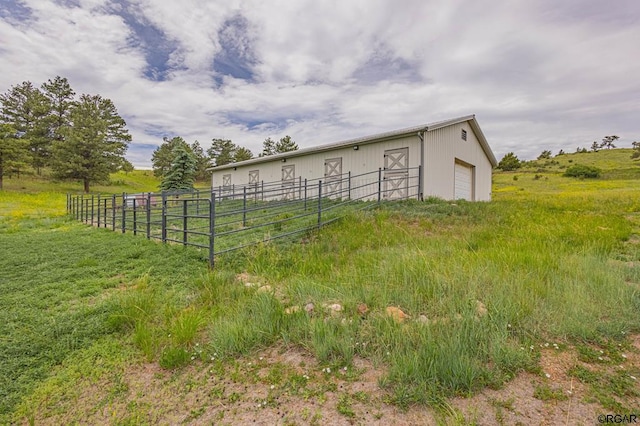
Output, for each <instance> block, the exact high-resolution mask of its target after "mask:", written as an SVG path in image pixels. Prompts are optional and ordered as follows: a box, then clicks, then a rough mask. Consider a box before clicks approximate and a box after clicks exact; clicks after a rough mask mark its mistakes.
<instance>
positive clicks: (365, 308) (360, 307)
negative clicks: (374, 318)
mask: <svg viewBox="0 0 640 426" xmlns="http://www.w3.org/2000/svg"><path fill="white" fill-rule="evenodd" d="M367 312H369V307H368V306H367V304H366V303H360V304H359V305H358V313H359V314H360V315H364V314H366V313H367Z"/></svg>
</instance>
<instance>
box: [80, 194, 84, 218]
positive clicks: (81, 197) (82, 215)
mask: <svg viewBox="0 0 640 426" xmlns="http://www.w3.org/2000/svg"><path fill="white" fill-rule="evenodd" d="M79 220H80V222H84V195H81V196H80V218H79Z"/></svg>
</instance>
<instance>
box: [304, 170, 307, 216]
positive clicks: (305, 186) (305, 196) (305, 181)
mask: <svg viewBox="0 0 640 426" xmlns="http://www.w3.org/2000/svg"><path fill="white" fill-rule="evenodd" d="M304 211H307V178H304Z"/></svg>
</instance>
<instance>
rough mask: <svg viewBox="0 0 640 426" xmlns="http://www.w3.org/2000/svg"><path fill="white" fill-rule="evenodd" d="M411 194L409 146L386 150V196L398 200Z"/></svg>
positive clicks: (388, 198) (387, 198)
mask: <svg viewBox="0 0 640 426" xmlns="http://www.w3.org/2000/svg"><path fill="white" fill-rule="evenodd" d="M408 195H409V148H397V149H389V150H386V151H385V152H384V198H385V199H386V200H397V199H403V198H408Z"/></svg>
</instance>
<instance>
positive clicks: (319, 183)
mask: <svg viewBox="0 0 640 426" xmlns="http://www.w3.org/2000/svg"><path fill="white" fill-rule="evenodd" d="M320 225H322V181H321V180H319V181H318V228H319V227H320Z"/></svg>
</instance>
